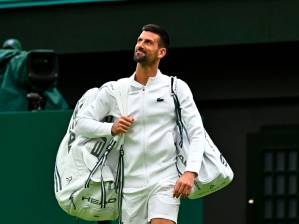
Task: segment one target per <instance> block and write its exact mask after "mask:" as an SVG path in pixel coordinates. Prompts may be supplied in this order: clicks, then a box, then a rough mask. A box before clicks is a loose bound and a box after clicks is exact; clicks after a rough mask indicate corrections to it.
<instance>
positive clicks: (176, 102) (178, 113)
mask: <svg viewBox="0 0 299 224" xmlns="http://www.w3.org/2000/svg"><path fill="white" fill-rule="evenodd" d="M176 84H177V77H176V76H170V90H171V96H172V98H173V102H174V107H175V116H176V123H177V126H178V129H179V134H180V141H179V145H180V146H181V147H182V146H183V129H184V124H183V121H182V114H181V105H180V101H179V99H178V96H177V94H176V90H177V85H176Z"/></svg>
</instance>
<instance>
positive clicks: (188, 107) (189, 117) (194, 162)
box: [177, 79, 204, 174]
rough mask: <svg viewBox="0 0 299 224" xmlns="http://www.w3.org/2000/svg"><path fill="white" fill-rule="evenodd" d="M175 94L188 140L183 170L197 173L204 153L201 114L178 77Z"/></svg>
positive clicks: (189, 92) (186, 87)
mask: <svg viewBox="0 0 299 224" xmlns="http://www.w3.org/2000/svg"><path fill="white" fill-rule="evenodd" d="M177 95H178V98H179V101H180V106H181V115H182V120H183V123H184V125H185V128H186V130H187V133H188V136H189V140H190V148H189V155H188V160H187V165H186V168H185V171H191V172H195V173H197V174H199V169H200V166H201V163H202V159H203V153H204V127H203V123H202V119H201V115H200V113H199V111H198V109H197V107H196V104H195V102H194V99H193V95H192V92H191V90H190V88H189V86H188V85H187V83H186V82H184V81H182V80H180V79H178V80H177Z"/></svg>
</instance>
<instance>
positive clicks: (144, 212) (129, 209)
mask: <svg viewBox="0 0 299 224" xmlns="http://www.w3.org/2000/svg"><path fill="white" fill-rule="evenodd" d="M174 186H175V183H169V182H168V183H158V184H156V185H154V186H150V187H146V188H143V189H140V188H130V189H128V188H126V189H124V191H123V192H124V194H123V202H122V203H123V204H122V221H123V224H147V223H149V222H150V221H151V219H153V218H162V219H169V220H172V221H174V222H175V223H177V217H178V213H179V205H180V200H179V199H178V198H174V197H173V191H174Z"/></svg>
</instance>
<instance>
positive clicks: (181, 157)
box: [178, 155, 187, 166]
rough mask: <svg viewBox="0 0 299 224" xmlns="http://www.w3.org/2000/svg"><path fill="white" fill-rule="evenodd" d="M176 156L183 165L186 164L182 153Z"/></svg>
mask: <svg viewBox="0 0 299 224" xmlns="http://www.w3.org/2000/svg"><path fill="white" fill-rule="evenodd" d="M178 158H179V160H180V161H181V162H182V163H183V164H184V165H185V166H187V161H186V159H185V158H184V156H183V155H178Z"/></svg>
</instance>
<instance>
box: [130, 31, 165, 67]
mask: <svg viewBox="0 0 299 224" xmlns="http://www.w3.org/2000/svg"><path fill="white" fill-rule="evenodd" d="M159 40H160V37H159V35H157V34H155V33H152V32H148V31H143V32H142V33H141V34H140V36H139V37H138V39H137V43H136V45H135V52H134V60H135V61H136V62H139V63H141V64H154V63H156V62H157V60H158V59H159V49H160V47H159Z"/></svg>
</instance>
